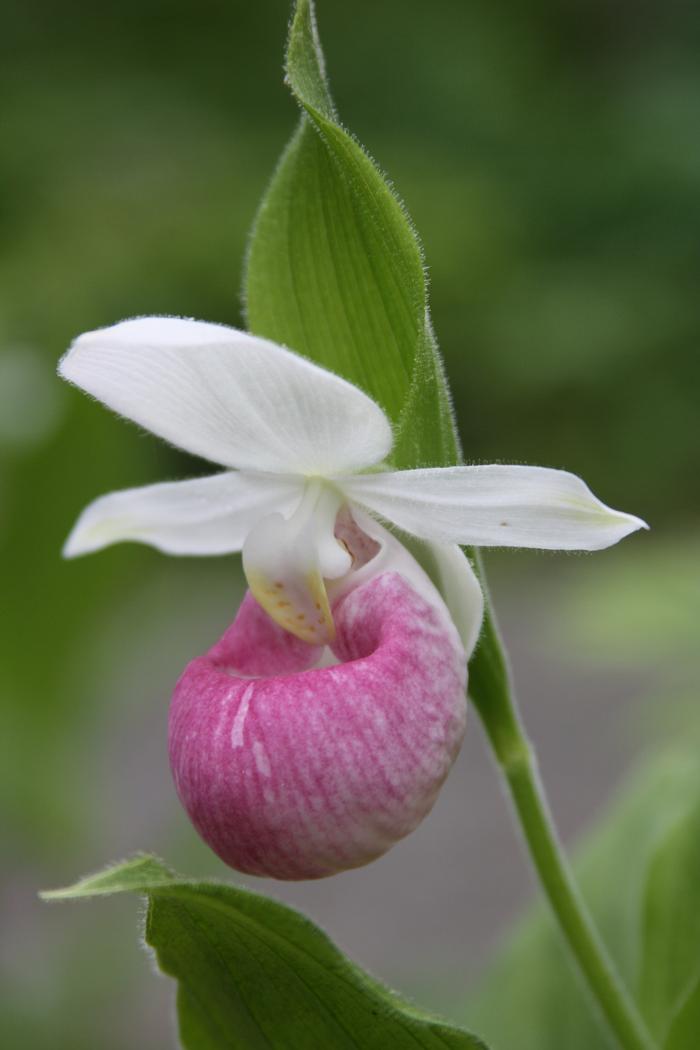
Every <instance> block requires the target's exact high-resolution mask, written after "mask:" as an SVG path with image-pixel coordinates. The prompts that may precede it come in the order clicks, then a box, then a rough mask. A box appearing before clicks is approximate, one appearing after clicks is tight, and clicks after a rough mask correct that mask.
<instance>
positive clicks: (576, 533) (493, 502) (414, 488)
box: [337, 464, 647, 550]
mask: <svg viewBox="0 0 700 1050" xmlns="http://www.w3.org/2000/svg"><path fill="white" fill-rule="evenodd" d="M337 483H338V484H339V485H340V486H342V488H343V490H344V491H345V492H346V493H347V495H348V496H350V497H351V498H352V499H355V500H357V501H358V502H359V503H362V504H364V505H365V506H366V507H369V508H370V510H373V511H375V513H377V514H379V515H381V516H382V517H383V518H386V519H387V520H388V521H393V522H394V523H395V524H396V525H398V526H399V527H400V528H402V529H405V531H406V532H410V533H413V535H414V536H420V537H421V538H422V539H427V540H437V541H439V542H443V543H461V544H464V545H469V546H475V547H539V548H542V549H547V550H600V549H601V548H603V547H609V546H610V545H611V544H613V543H617V541H618V540H621V539H622V538H623V537H624V536H627V535H628V534H629V533H630V532H634V531H635V530H636V529H640V528H646V527H647V526H646V525H645V523H644V522H643V521H641V519H640V518H635V517H634V516H633V515H631V514H623V513H621V512H620V511H616V510H612V509H611V508H610V507H606V506H605V504H604V503H601V502H600V500H599V499H597V498H596V497H595V496H594V495H593V493H592V492H591V491H590V489H589V488H588V486H587V485H586V484H585V483H584V482H583V481H581V479H580V478H578V477H576V475H575V474H569V473H567V472H566V471H563V470H550V469H548V468H546V467H521V466H502V465H500V464H497V465H492V466H483V467H482V466H477V467H444V468H434V469H430V470H402V471H399V472H395V473H391V474H366V475H359V476H357V477H347V478H339V479H337Z"/></svg>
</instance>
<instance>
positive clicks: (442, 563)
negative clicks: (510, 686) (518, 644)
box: [429, 542, 484, 659]
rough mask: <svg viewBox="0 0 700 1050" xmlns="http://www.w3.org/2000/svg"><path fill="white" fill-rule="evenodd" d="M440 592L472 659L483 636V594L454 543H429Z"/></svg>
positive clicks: (468, 656)
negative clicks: (481, 634) (480, 637)
mask: <svg viewBox="0 0 700 1050" xmlns="http://www.w3.org/2000/svg"><path fill="white" fill-rule="evenodd" d="M429 548H430V550H431V552H432V554H433V557H434V558H435V564H436V566H437V571H438V576H439V585H440V591H441V593H442V596H443V598H444V599H445V604H446V606H447V608H448V609H449V610H450V615H451V617H452V620H453V621H454V625H455V627H456V628H457V630H458V631H459V635H460V638H461V639H462V645H463V646H464V651H465V653H466V654H467V659H469V658H470V657H471V655H472V653H473V652H474V648H475V646H476V643H477V641H478V639H479V635H480V633H481V624H482V621H483V619H484V592H483V591H482V589H481V584H480V583H479V580H478V579H477V576H476V573H475V572H474V570H473V568H472V566H471V563H470V561H469V559H468V558H467V556H466V554H465V553H464V551H463V550H462V549H461V548H460V547H458V546H457V545H456V544H454V543H434V542H433V543H430V544H429Z"/></svg>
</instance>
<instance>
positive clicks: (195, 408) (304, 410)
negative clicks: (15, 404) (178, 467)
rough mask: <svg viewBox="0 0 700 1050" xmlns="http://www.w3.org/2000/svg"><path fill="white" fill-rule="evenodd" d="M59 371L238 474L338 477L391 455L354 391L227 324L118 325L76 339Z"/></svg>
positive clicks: (381, 418)
mask: <svg viewBox="0 0 700 1050" xmlns="http://www.w3.org/2000/svg"><path fill="white" fill-rule="evenodd" d="M59 372H60V374H61V375H62V376H63V377H64V379H67V380H68V381H69V382H71V383H75V385H76V386H79V387H81V388H82V389H83V390H86V391H87V392H88V393H89V394H92V395H93V397H96V398H98V400H100V401H102V402H103V403H104V404H105V405H107V406H108V407H109V408H112V409H114V411H115V412H119V413H120V414H121V415H123V416H126V417H127V418H128V419H131V420H133V421H134V422H135V423H138V424H140V426H142V427H145V428H146V429H147V430H151V431H152V432H153V433H154V434H157V435H158V436H159V437H162V438H165V440H166V441H170V442H171V443H172V444H173V445H177V446H179V447H180V448H184V449H187V451H188V452H193V453H195V454H196V455H198V456H203V457H204V458H205V459H209V460H212V461H213V462H215V463H223V464H225V465H226V466H230V467H238V468H241V469H248V470H264V471H272V472H273V473H285V474H287V473H291V474H297V473H298V474H307V475H313V474H320V475H328V474H337V473H345V472H352V471H354V470H358V469H361V468H363V467H367V466H371V465H372V464H374V463H378V462H379V461H380V460H382V459H383V458H384V457H385V456H386V455H387V453H388V452H389V450H390V448H391V442H392V434H391V427H390V425H389V422H388V420H387V418H386V416H385V415H384V413H383V412H382V410H381V409H380V408H379V406H378V405H376V404H375V403H374V401H372V400H371V399H370V398H369V397H367V395H366V394H364V393H362V391H361V390H358V389H357V387H354V386H353V385H352V384H351V383H348V382H346V381H345V380H344V379H340V378H339V377H338V376H335V375H333V374H332V373H331V372H327V371H325V369H322V368H319V367H318V366H317V365H314V364H312V363H311V362H310V361H307V360H306V359H305V358H303V357H299V356H298V355H297V354H293V353H291V352H290V351H289V350H285V349H283V348H282V347H280V346H277V345H276V344H275V343H271V342H269V341H268V340H266V339H259V338H257V337H256V336H253V335H249V334H248V333H247V332H239V331H237V330H236V329H235V328H227V327H225V326H223V325H216V324H207V323H205V322H203V321H190V320H184V319H182V318H177V317H141V318H136V319H135V320H131V321H122V322H121V323H120V324H116V325H113V326H112V327H111V328H102V329H99V330H98V331H96V332H88V333H87V334H86V335H81V336H80V337H79V338H78V339H76V340H75V342H74V343H73V345H72V347H71V349H70V350H69V351H68V353H67V354H66V355H65V357H64V358H63V360H62V361H61V363H60V365H59Z"/></svg>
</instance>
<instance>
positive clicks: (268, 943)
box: [42, 856, 485, 1050]
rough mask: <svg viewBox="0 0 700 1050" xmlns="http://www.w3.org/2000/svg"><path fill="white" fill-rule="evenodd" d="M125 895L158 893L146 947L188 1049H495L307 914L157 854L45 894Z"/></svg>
mask: <svg viewBox="0 0 700 1050" xmlns="http://www.w3.org/2000/svg"><path fill="white" fill-rule="evenodd" d="M124 892H136V893H141V894H146V895H147V897H148V916H147V920H146V942H147V943H148V944H149V945H151V947H152V948H153V949H154V950H155V953H156V957H157V960H158V965H159V966H160V968H161V969H162V970H163V971H164V973H167V974H169V975H170V976H171V977H174V978H175V979H176V980H177V981H178V982H179V987H178V999H177V1002H178V1017H179V1022H180V1036H181V1039H182V1044H183V1046H184V1047H185V1048H186V1050H224V1048H226V1050H257V1048H260V1050H263V1048H264V1050H277V1048H279V1050H319V1048H321V1047H333V1048H334V1050H335V1048H338V1050H358V1048H362V1050H393V1048H396V1050H402V1048H403V1047H406V1048H407V1050H408V1048H409V1047H410V1048H411V1050H416V1048H426V1050H445V1048H447V1050H485V1047H484V1044H483V1043H482V1042H480V1041H479V1040H478V1039H476V1038H475V1037H474V1036H472V1035H470V1034H469V1033H468V1032H466V1031H465V1030H463V1029H460V1028H455V1027H451V1026H448V1025H445V1024H443V1023H442V1022H440V1021H438V1020H437V1019H435V1018H433V1017H430V1016H428V1015H427V1014H424V1013H422V1012H420V1011H418V1010H416V1009H415V1008H413V1007H412V1006H410V1005H408V1004H407V1003H405V1002H404V1001H403V1000H401V999H400V998H399V997H398V996H397V995H395V994H394V993H393V992H390V991H389V990H388V989H386V988H384V987H382V986H381V985H380V984H378V983H377V982H376V981H374V980H373V979H372V978H370V977H369V976H368V975H367V974H365V973H363V972H362V970H360V969H359V968H358V967H356V966H355V965H354V964H353V963H351V962H350V961H349V960H348V959H347V958H346V957H345V956H344V955H343V954H342V953H341V952H340V951H339V950H338V948H336V947H335V945H334V944H332V942H331V941H330V940H329V939H328V938H327V937H326V935H325V934H324V933H322V931H321V930H319V929H318V927H316V926H314V925H313V923H311V922H310V921H309V920H308V919H306V918H304V917H303V916H302V915H300V914H299V913H298V912H295V911H293V910H292V909H291V908H288V907H286V906H285V905H282V904H279V903H277V902H276V901H273V900H270V899H269V898H267V897H262V896H260V895H258V894H256V893H251V892H250V891H248V890H242V889H238V888H236V887H234V886H227V885H223V884H217V883H210V882H209V883H202V882H192V881H190V880H187V879H183V878H180V877H178V876H176V875H175V874H174V873H172V872H170V871H169V870H168V869H167V868H166V867H165V866H164V865H163V864H161V863H160V862H159V861H158V860H157V859H156V858H154V857H149V856H139V857H135V858H134V859H132V860H129V861H126V862H124V863H122V864H118V865H115V866H114V867H112V868H108V869H106V870H105V871H104V872H101V873H100V874H98V875H93V876H89V877H88V878H85V879H82V880H81V881H80V882H78V883H76V884H75V885H74V886H72V887H69V888H67V889H62V890H54V891H52V892H48V893H44V894H42V897H43V898H44V899H45V900H65V899H69V898H79V897H93V896H102V895H106V894H110V893H124Z"/></svg>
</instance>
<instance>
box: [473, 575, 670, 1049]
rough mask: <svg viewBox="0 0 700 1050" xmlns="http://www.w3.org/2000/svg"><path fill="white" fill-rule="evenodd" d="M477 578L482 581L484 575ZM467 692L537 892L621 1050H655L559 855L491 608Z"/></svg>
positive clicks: (554, 832)
mask: <svg viewBox="0 0 700 1050" xmlns="http://www.w3.org/2000/svg"><path fill="white" fill-rule="evenodd" d="M481 575H482V582H483V573H482V574H481ZM487 604H488V603H487ZM470 693H471V697H472V701H473V703H474V705H475V707H476V708H477V710H478V712H479V715H480V717H481V720H482V722H483V724H484V727H485V729H486V733H487V736H488V738H489V741H490V743H491V747H492V749H493V753H494V755H495V758H496V761H497V763H498V767H499V769H500V771H501V773H502V775H503V777H504V779H505V781H506V783H507V785H508V790H509V793H510V797H511V800H512V802H513V807H514V810H515V815H516V818H517V820H518V823H519V824H520V827H521V829H522V832H523V835H524V838H525V842H526V844H527V848H528V851H529V853H530V858H531V860H532V863H533V865H534V868H535V871H536V872H537V876H538V878H539V881H540V884H541V886H542V889H543V890H544V893H545V895H546V897H547V899H548V901H549V904H550V906H551V909H552V912H553V914H554V917H555V919H556V921H557V924H558V926H559V929H560V930H561V933H562V935H563V937H564V939H565V941H566V943H567V944H568V946H569V949H570V950H571V953H572V955H573V956H574V958H575V959H576V962H577V963H578V966H579V968H580V970H581V973H582V974H583V976H584V978H585V980H586V982H587V984H588V987H589V989H590V992H591V994H592V996H593V998H594V999H595V1001H596V1002H597V1004H598V1007H599V1009H600V1012H601V1014H602V1015H603V1016H604V1018H605V1019H606V1020H607V1023H608V1025H609V1026H610V1029H611V1031H612V1032H613V1033H614V1034H615V1036H616V1038H617V1042H618V1044H619V1046H620V1047H622V1048H623V1050H656V1043H655V1042H654V1040H653V1039H652V1037H651V1035H650V1034H649V1032H648V1030H647V1027H646V1025H645V1023H644V1021H643V1019H642V1017H641V1015H640V1013H639V1010H638V1009H637V1006H636V1004H635V1003H634V1001H633V999H632V997H631V996H630V994H629V992H628V991H627V989H626V988H625V986H624V984H623V982H622V980H621V978H620V976H619V974H618V972H617V970H616V967H615V965H614V963H613V961H612V959H611V958H610V956H609V955H608V952H607V949H606V948H605V945H604V944H603V942H602V940H601V938H600V935H599V933H598V931H597V929H596V927H595V925H594V923H593V920H592V918H591V916H590V915H589V913H588V910H587V908H586V905H585V903H584V901H583V899H582V897H581V894H580V893H579V890H578V887H577V885H576V882H575V880H574V877H573V874H572V871H571V868H570V867H569V863H568V861H567V859H566V856H565V854H564V851H563V849H562V845H561V843H560V841H559V838H558V835H557V832H556V828H555V827H554V822H553V820H552V815H551V813H550V810H549V806H548V804H547V800H546V797H545V793H544V789H543V786H542V782H541V780H540V777H539V773H538V770H537V761H536V758H535V755H534V751H533V749H532V746H531V744H530V742H529V741H528V739H527V735H526V733H525V730H524V727H523V723H522V720H521V718H520V715H519V712H518V708H517V704H516V701H515V697H514V693H513V688H512V684H511V674H510V669H509V667H508V662H507V659H506V656H505V651H504V647H503V643H502V641H501V638H500V634H499V631H498V627H497V625H496V623H495V620H494V618H493V613H492V612H491V611H490V610H489V611H488V612H487V615H486V621H485V623H484V633H483V635H482V638H481V641H480V643H479V648H478V650H477V654H476V656H475V658H474V660H473V661H472V666H471V671H470Z"/></svg>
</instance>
